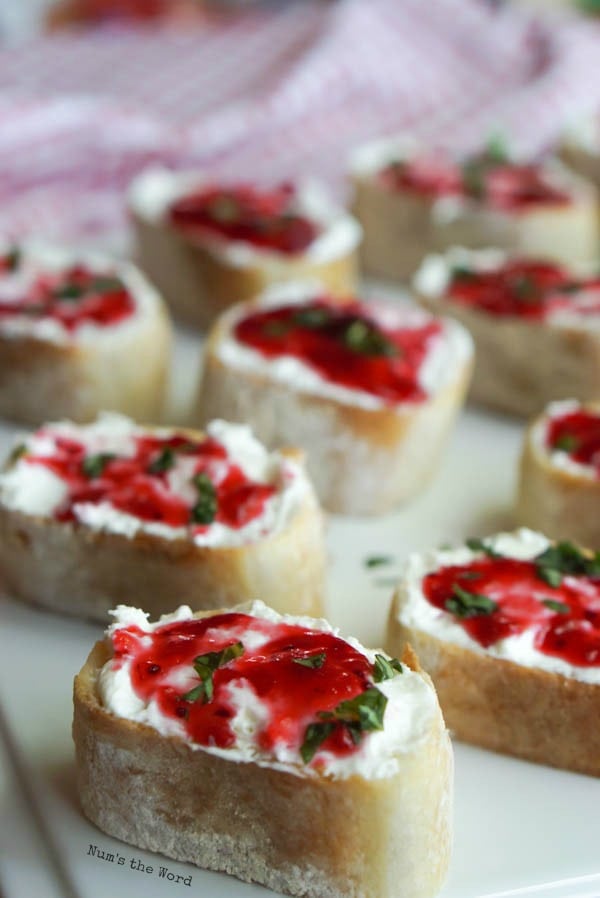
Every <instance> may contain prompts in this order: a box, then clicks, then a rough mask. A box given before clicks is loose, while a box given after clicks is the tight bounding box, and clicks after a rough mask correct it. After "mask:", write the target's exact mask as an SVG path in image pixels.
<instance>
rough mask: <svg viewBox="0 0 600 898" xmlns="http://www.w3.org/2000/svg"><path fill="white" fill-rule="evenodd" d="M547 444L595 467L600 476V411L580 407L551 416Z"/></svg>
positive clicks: (549, 447) (597, 474)
mask: <svg viewBox="0 0 600 898" xmlns="http://www.w3.org/2000/svg"><path fill="white" fill-rule="evenodd" d="M546 446H547V448H548V449H550V450H552V449H560V450H562V451H563V452H567V453H568V454H569V456H570V458H572V459H573V461H576V462H579V464H581V465H588V466H589V467H591V468H593V469H594V471H595V473H596V477H598V478H600V412H597V411H596V412H593V411H591V410H589V409H578V410H577V411H572V412H566V413H565V414H563V415H559V416H558V417H556V418H554V417H553V418H551V419H550V421H549V422H548V429H547V431H546Z"/></svg>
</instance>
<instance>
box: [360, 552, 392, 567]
mask: <svg viewBox="0 0 600 898" xmlns="http://www.w3.org/2000/svg"><path fill="white" fill-rule="evenodd" d="M393 562H394V559H393V558H392V556H391V555H369V556H368V557H367V558H365V567H368V568H372V567H383V566H384V565H386V564H393Z"/></svg>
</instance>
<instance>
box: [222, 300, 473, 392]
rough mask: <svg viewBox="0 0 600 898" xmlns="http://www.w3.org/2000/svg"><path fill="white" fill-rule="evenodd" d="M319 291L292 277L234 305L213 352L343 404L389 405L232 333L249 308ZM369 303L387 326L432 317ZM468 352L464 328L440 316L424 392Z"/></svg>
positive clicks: (452, 372)
mask: <svg viewBox="0 0 600 898" xmlns="http://www.w3.org/2000/svg"><path fill="white" fill-rule="evenodd" d="M322 293H323V291H322V288H319V287H318V285H316V284H314V283H309V282H306V283H301V282H293V283H289V284H281V285H276V286H274V287H271V288H270V289H269V290H267V291H265V292H264V293H263V294H262V296H261V297H260V298H259V305H253V306H252V307H248V306H247V305H241V306H238V307H234V308H232V309H231V310H230V311H228V312H226V313H225V314H224V315H223V316H222V318H221V322H222V323H223V337H222V339H220V340H219V342H218V344H217V346H216V348H215V353H216V355H217V357H218V358H219V359H220V360H221V361H222V362H223V363H224V364H226V365H227V366H228V367H230V368H234V369H236V370H238V371H245V372H252V373H256V374H262V375H265V376H266V377H268V378H269V379H270V380H276V381H279V382H280V383H283V384H286V386H289V387H292V388H293V389H294V390H297V391H299V392H304V393H310V394H314V395H317V396H323V397H326V398H327V399H332V400H334V401H336V402H340V403H342V404H343V405H352V406H357V407H359V408H364V409H382V408H388V407H389V403H386V402H385V401H384V400H383V399H380V398H379V397H378V396H375V395H373V394H372V393H368V392H367V391H366V390H353V389H350V388H349V387H345V386H343V385H340V384H336V383H335V382H333V381H330V380H328V379H327V378H325V377H322V376H321V375H320V374H319V372H318V371H316V370H315V369H314V368H311V367H310V365H308V364H306V363H305V362H303V361H302V360H301V359H299V358H297V357H295V356H292V355H282V356H280V357H279V358H275V359H272V358H266V357H265V356H263V355H262V354H261V353H260V352H258V351H257V350H255V349H252V348H251V347H249V346H246V345H245V344H243V343H240V342H239V341H238V340H237V339H236V338H235V336H234V329H235V326H236V325H237V323H238V322H239V321H240V320H241V319H242V318H244V317H245V316H246V315H248V313H249V309H250V311H257V310H259V309H261V308H264V309H266V308H270V307H273V306H278V305H291V304H294V303H297V304H301V303H304V302H307V301H310V300H311V299H316V298H317V297H319V296H321V295H322ZM367 305H368V308H369V311H371V312H372V313H373V317H374V318H375V320H376V321H377V322H379V323H380V324H381V325H382V326H384V327H387V328H395V327H396V328H398V327H411V326H414V327H420V326H421V325H423V324H426V323H427V322H428V321H430V320H431V316H430V315H428V314H427V313H426V312H424V311H423V310H422V309H419V308H418V307H416V306H406V305H403V304H400V303H398V304H393V303H391V302H387V303H382V302H375V301H373V302H369V303H367ZM472 355H473V343H472V340H471V337H470V335H469V334H468V332H467V331H466V330H465V329H464V328H463V327H462V326H461V325H460V324H458V323H457V322H455V321H452V320H451V319H449V318H447V319H443V321H442V332H441V334H439V335H438V336H437V337H436V338H434V339H432V341H431V348H430V350H429V353H428V354H427V356H426V358H425V360H424V362H423V364H422V366H421V369H420V371H419V374H418V380H419V384H420V386H421V387H422V388H423V390H424V391H425V392H426V393H427V394H428V395H434V394H435V393H437V392H439V391H440V390H442V389H443V388H444V387H445V386H447V385H448V384H450V383H452V382H453V381H455V380H456V378H457V377H458V376H459V375H460V372H462V370H463V367H464V365H465V364H466V363H467V362H468V360H469V359H470V358H471V357H472ZM411 404H412V403H411Z"/></svg>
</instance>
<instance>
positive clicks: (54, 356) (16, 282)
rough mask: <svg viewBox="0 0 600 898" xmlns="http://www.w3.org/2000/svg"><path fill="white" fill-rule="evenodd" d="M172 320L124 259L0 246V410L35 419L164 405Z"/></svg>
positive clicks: (146, 411) (147, 415) (151, 410)
mask: <svg viewBox="0 0 600 898" xmlns="http://www.w3.org/2000/svg"><path fill="white" fill-rule="evenodd" d="M170 349H171V327H170V323H169V320H168V317H167V314H166V312H165V309H164V306H163V304H162V301H161V299H160V297H159V296H158V294H157V292H156V290H155V289H154V287H152V286H151V285H150V284H149V283H148V281H146V280H145V278H144V277H142V275H141V274H140V272H139V271H137V269H135V268H134V267H133V266H132V265H129V264H126V263H122V262H115V261H113V260H110V259H108V258H106V257H102V256H96V255H90V254H85V253H77V252H75V251H72V250H67V249H61V248H58V247H53V246H49V245H42V244H34V243H28V244H22V245H9V244H6V243H5V244H4V245H3V246H2V247H1V248H0V415H2V416H5V417H7V418H12V419H13V420H15V421H18V422H20V423H23V424H31V425H34V426H35V425H38V424H41V423H42V421H45V420H47V419H48V418H60V417H69V418H71V419H73V420H75V421H90V420H91V419H93V418H95V417H96V415H97V414H98V412H99V411H101V410H102V409H111V410H115V411H120V412H124V413H126V414H129V415H131V416H133V417H134V418H136V419H137V420H155V419H157V418H158V417H159V416H160V414H161V411H162V404H163V398H164V389H165V382H166V375H167V370H168V365H169V359H170Z"/></svg>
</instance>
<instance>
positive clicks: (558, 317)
mask: <svg viewBox="0 0 600 898" xmlns="http://www.w3.org/2000/svg"><path fill="white" fill-rule="evenodd" d="M508 258H509V254H508V253H506V252H504V251H503V250H499V249H465V247H462V246H453V247H451V248H450V249H449V250H447V252H445V253H431V254H430V255H428V256H426V257H425V258H424V259H423V261H422V262H421V265H420V266H419V268H418V269H417V272H416V274H415V275H414V277H413V280H412V286H413V289H414V290H415V291H416V292H417V293H419V294H420V295H421V296H425V297H427V298H429V299H432V300H436V299H443V298H444V296H445V295H446V292H447V290H448V287H449V286H450V282H451V279H452V277H451V273H452V269H453V268H468V269H470V270H471V271H476V272H481V273H485V272H492V271H495V270H496V269H498V268H500V267H501V266H502V265H504V263H505V262H506V261H507V259H508ZM589 273H590V275H591V274H593V272H592V271H591V270H590V272H589ZM573 275H574V277H578V276H579V272H573ZM581 276H583V277H585V276H586V272H585V271H583V272H581ZM474 311H479V312H480V313H481V314H482V315H485V314H486V313H485V311H484V310H479V309H474ZM494 319H495V320H497V319H496V316H494ZM511 320H513V321H515V320H519V318H518V316H511ZM522 320H523V323H524V324H526V325H527V326H528V327H531V326H532V325H535V324H537V325H539V326H544V325H546V326H548V325H552V326H553V327H564V328H577V329H578V330H581V331H586V332H587V331H591V330H598V329H600V288H594V289H588V290H585V289H584V290H580V291H579V292H577V293H575V294H570V301H569V305H568V306H567V307H565V308H564V309H555V310H553V311H551V312H548V313H547V315H546V316H545V317H544V318H543V319H542V320H541V321H535V320H534V321H532V319H530V318H526V319H522Z"/></svg>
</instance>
